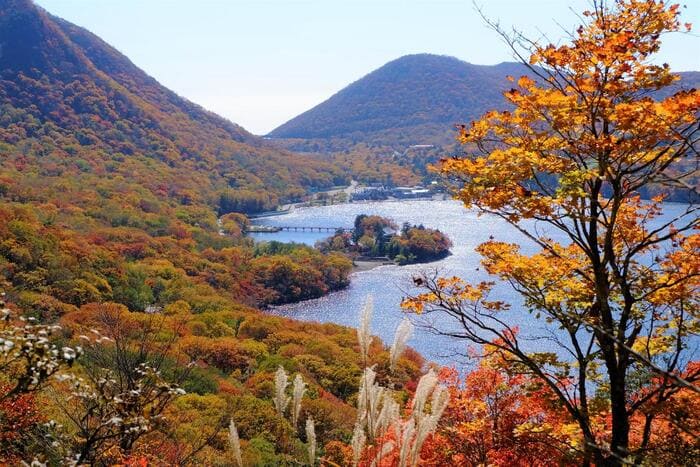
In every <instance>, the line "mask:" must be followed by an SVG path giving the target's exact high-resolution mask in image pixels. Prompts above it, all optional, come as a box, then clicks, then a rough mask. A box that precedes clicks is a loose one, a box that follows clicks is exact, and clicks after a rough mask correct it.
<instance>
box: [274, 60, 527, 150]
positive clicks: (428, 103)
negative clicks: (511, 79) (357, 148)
mask: <svg viewBox="0 0 700 467" xmlns="http://www.w3.org/2000/svg"><path fill="white" fill-rule="evenodd" d="M523 71H524V67H523V66H522V65H520V64H517V63H502V64H500V65H496V66H481V65H472V64H469V63H466V62H463V61H461V60H459V59H457V58H454V57H447V56H441V55H429V54H419V55H407V56H404V57H401V58H398V59H396V60H394V61H391V62H389V63H387V64H386V65H384V66H382V67H381V68H379V69H377V70H375V71H373V72H371V73H370V74H368V75H367V76H365V77H363V78H361V79H359V80H358V81H355V82H354V83H352V84H350V85H349V86H347V87H346V88H344V89H342V90H341V91H339V92H338V93H336V94H335V95H333V96H332V97H330V98H329V99H328V100H326V101H325V102H323V103H321V104H319V105H317V106H316V107H314V108H312V109H310V110H308V111H306V112H304V113H303V114H301V115H299V116H297V117H295V118H293V119H292V120H290V121H288V122H287V123H285V124H283V125H281V126H280V127H278V128H276V129H275V130H273V131H272V132H271V133H270V134H269V135H268V136H269V137H271V138H302V139H314V138H326V139H329V138H349V139H352V140H357V141H359V140H360V139H364V140H365V141H367V142H371V141H372V139H373V138H375V137H380V138H381V137H382V136H385V135H386V134H387V132H393V133H396V134H397V137H399V135H401V134H403V135H405V136H406V137H407V138H408V142H410V143H412V144H419V143H421V142H424V141H425V137H428V138H429V139H432V138H433V137H435V136H436V135H441V137H438V139H441V140H443V141H444V140H446V139H447V138H449V137H450V134H451V131H452V129H453V127H454V125H455V124H457V123H460V122H464V121H465V120H467V119H471V118H475V117H477V116H478V115H480V114H481V113H483V112H485V111H486V110H489V109H491V108H493V107H494V105H496V106H497V105H499V104H500V103H502V102H503V100H502V96H501V92H502V91H503V90H504V89H505V88H506V86H507V85H508V84H509V83H508V82H507V81H506V80H505V79H504V78H505V76H506V75H509V74H510V75H519V74H522V73H523ZM410 135H413V136H410Z"/></svg>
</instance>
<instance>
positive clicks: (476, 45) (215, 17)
mask: <svg viewBox="0 0 700 467" xmlns="http://www.w3.org/2000/svg"><path fill="white" fill-rule="evenodd" d="M36 1H37V3H38V4H39V5H41V6H43V7H44V8H46V9H47V10H48V11H49V12H51V13H53V14H55V15H57V16H60V17H62V18H65V19H67V20H69V21H71V22H73V23H75V24H77V25H79V26H83V27H85V28H87V29H89V30H90V31H92V32H94V33H96V34H97V35H99V36H100V37H102V38H103V39H104V40H105V41H107V42H108V43H110V44H111V45H113V46H115V47H116V48H117V49H119V50H120V51H121V52H123V53H124V54H126V55H127V56H128V57H129V58H130V59H131V60H132V61H133V62H134V63H135V64H136V65H138V66H139V67H141V68H143V69H144V70H145V71H146V72H147V73H149V74H150V75H152V76H154V77H155V78H156V79H158V80H159V81H160V82H161V83H162V84H164V85H165V86H167V87H169V88H171V89H173V90H174V91H176V92H177V93H179V94H181V95H182V96H185V97H187V98H188V99H190V100H192V101H194V102H196V103H198V104H200V105H202V106H204V107H206V108H207V109H209V110H212V111H214V112H216V113H218V114H220V115H222V116H225V117H227V118H229V119H231V120H232V121H234V122H236V123H239V124H241V125H243V126H244V127H245V128H247V129H248V130H250V131H252V132H254V133H257V134H264V133H266V132H268V131H270V130H272V129H273V128H275V127H276V126H278V125H280V124H282V123H284V122H285V121H287V120H288V119H289V118H291V117H294V116H295V115H297V114H299V113H301V112H303V111H305V110H307V109H309V108H311V107H312V106H314V105H316V104H318V103H320V102H322V101H323V100H325V99H326V98H328V97H329V96H330V95H332V94H333V93H335V92H337V91H338V90H340V89H341V88H343V87H344V86H346V85H347V84H349V83H351V82H353V81H355V80H356V79H358V78H360V77H362V76H364V75H365V74H367V73H369V72H370V71H372V70H374V69H375V68H378V67H380V66H381V65H383V64H384V63H386V62H388V61H390V60H393V59H395V58H398V57H400V56H402V55H405V54H409V53H422V52H428V53H436V54H445V55H453V56H455V57H458V58H460V59H462V60H465V61H468V62H471V63H476V64H495V63H500V62H502V61H507V60H511V56H510V54H509V52H508V50H507V48H506V47H505V46H504V45H503V43H502V42H500V40H499V39H498V37H497V36H496V35H495V33H493V31H490V30H489V29H487V28H486V27H485V26H484V24H483V22H482V20H481V19H480V18H479V17H478V15H477V13H476V12H475V10H474V8H473V6H472V2H471V0H404V1H400V0H352V1H351V0H346V1H340V0H196V1H192V0H36ZM479 3H480V4H482V5H484V6H483V9H484V11H485V13H486V14H487V15H488V16H489V17H491V18H495V19H499V20H500V22H501V25H503V26H505V27H510V26H518V27H519V28H520V29H522V30H524V31H526V32H527V33H529V35H530V36H531V37H537V36H538V35H540V34H541V33H546V34H547V35H548V36H549V37H551V38H552V39H554V40H558V39H559V38H560V37H562V35H563V34H562V30H561V28H560V26H559V25H557V23H559V24H560V25H563V26H566V27H567V29H571V26H575V25H577V24H578V21H577V19H576V17H575V15H574V13H573V12H572V11H571V9H573V10H575V11H577V12H579V11H582V10H583V9H585V8H586V7H587V6H588V4H589V0H488V1H486V0H480V1H479ZM685 3H686V4H687V8H686V9H685V10H684V16H683V21H689V22H692V23H694V24H695V25H696V26H697V27H698V29H697V30H696V31H695V32H694V34H692V35H688V34H674V35H671V36H669V37H667V38H666V42H665V43H666V45H665V47H664V49H663V51H662V54H661V57H660V60H662V61H666V62H668V63H670V64H671V66H672V68H673V69H674V70H676V71H681V70H700V35H698V34H697V33H698V32H700V0H685Z"/></svg>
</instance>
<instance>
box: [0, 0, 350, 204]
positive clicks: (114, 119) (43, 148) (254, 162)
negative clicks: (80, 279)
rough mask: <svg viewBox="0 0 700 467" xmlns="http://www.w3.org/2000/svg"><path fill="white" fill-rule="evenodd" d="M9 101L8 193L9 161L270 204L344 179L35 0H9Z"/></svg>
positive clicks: (47, 173)
mask: <svg viewBox="0 0 700 467" xmlns="http://www.w3.org/2000/svg"><path fill="white" fill-rule="evenodd" d="M0 107H1V108H2V116H1V117H0V142H1V143H2V146H0V152H1V153H2V157H3V161H4V162H3V166H4V169H3V172H4V173H2V175H4V176H5V177H8V178H11V179H14V180H13V182H14V183H13V182H6V183H5V185H7V186H6V188H5V190H6V191H8V190H9V191H12V192H14V191H17V190H20V191H21V189H20V188H19V187H17V186H16V185H17V184H20V185H21V179H22V177H19V182H18V174H17V173H14V172H12V170H11V169H10V167H12V166H14V168H15V170H20V171H21V169H18V167H17V164H18V163H19V162H20V161H23V162H22V164H24V165H25V166H26V165H27V164H28V162H31V164H29V165H30V166H31V170H32V171H33V172H35V173H36V174H37V175H41V176H44V177H49V178H47V179H46V181H50V177H61V176H64V177H65V176H68V175H71V176H75V177H76V178H77V179H86V178H87V179H89V178H90V176H95V175H98V174H105V173H108V174H110V176H111V178H115V177H119V176H121V177H125V178H126V179H129V180H135V181H139V182H141V186H142V187H145V188H147V189H148V190H150V191H151V192H153V193H157V194H158V196H162V195H163V194H165V195H166V196H167V197H168V198H172V199H174V200H175V201H176V202H181V201H183V200H186V201H187V202H191V201H192V198H196V199H198V200H200V201H202V202H205V203H208V204H209V205H216V204H218V198H219V195H220V192H222V191H225V190H233V191H237V192H238V193H242V194H245V196H249V197H260V198H262V199H264V200H265V202H264V203H262V204H265V205H266V207H269V206H272V205H274V204H276V202H277V200H279V199H291V198H294V197H298V196H300V195H301V194H303V193H304V192H305V191H307V190H308V189H312V188H320V187H325V186H331V185H334V184H337V183H338V182H339V181H342V179H343V176H342V174H340V172H339V170H338V169H335V168H333V167H332V166H331V165H329V164H325V163H320V162H319V161H316V160H312V159H308V158H305V157H300V156H298V155H295V154H292V153H289V152H287V151H284V150H280V149H277V148H273V147H272V146H270V145H269V144H267V143H265V142H264V141H263V140H262V139H261V138H258V137H256V136H253V135H252V134H250V133H248V132H247V131H246V130H244V129H243V128H241V127H240V126H238V125H236V124H234V123H231V122H229V121H227V120H225V119H223V118H221V117H219V116H217V115H215V114H213V113H211V112H208V111H206V110H204V109H203V108H201V107H199V106H198V105H196V104H193V103H192V102H189V101H187V100H186V99H184V98H182V97H180V96H178V95H177V94H175V93H174V92H172V91H170V90H168V89H166V88H165V87H163V86H162V85H160V84H159V83H158V82H157V81H156V80H155V79H153V78H152V77H150V76H148V75H147V74H146V73H145V72H143V71H142V70H140V69H139V68H137V67H136V66H135V65H134V64H133V63H131V61H129V59H128V58H127V57H125V56H124V55H122V54H121V53H119V52H118V51H117V50H115V49H114V48H113V47H111V46H109V45H108V44H106V43H105V42H104V41H102V40H101V39H100V38H98V37H96V36H95V35H93V34H91V33H90V32H88V31H87V30H85V29H83V28H80V27H78V26H75V25H73V24H71V23H69V22H67V21H64V20H62V19H60V18H56V17H54V16H52V15H50V14H49V13H47V12H46V11H44V10H43V9H41V8H40V7H38V6H36V5H34V4H33V3H32V2H31V1H30V0H1V1H0ZM8 164H9V167H8ZM22 164H20V165H22ZM8 170H9V171H10V172H9V173H8ZM13 186H14V188H12V187H13ZM163 192H165V193H163ZM251 193H254V194H255V195H252V194H251Z"/></svg>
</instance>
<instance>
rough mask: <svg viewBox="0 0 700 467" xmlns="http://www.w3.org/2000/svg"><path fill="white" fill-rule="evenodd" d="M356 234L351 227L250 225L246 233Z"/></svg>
mask: <svg viewBox="0 0 700 467" xmlns="http://www.w3.org/2000/svg"><path fill="white" fill-rule="evenodd" d="M281 231H287V232H331V233H333V232H338V231H342V232H354V231H355V229H353V228H350V227H331V226H318V225H313V226H309V225H250V226H248V228H247V229H246V232H254V233H275V232H281Z"/></svg>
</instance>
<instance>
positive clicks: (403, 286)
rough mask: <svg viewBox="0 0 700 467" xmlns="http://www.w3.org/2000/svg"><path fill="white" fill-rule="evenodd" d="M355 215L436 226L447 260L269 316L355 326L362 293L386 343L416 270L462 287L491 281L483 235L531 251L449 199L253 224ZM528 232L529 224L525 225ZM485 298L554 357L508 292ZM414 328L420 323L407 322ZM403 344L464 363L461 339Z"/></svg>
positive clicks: (504, 228) (676, 207) (311, 238)
mask: <svg viewBox="0 0 700 467" xmlns="http://www.w3.org/2000/svg"><path fill="white" fill-rule="evenodd" d="M683 207H684V206H683V205H681V204H668V205H667V206H666V212H667V213H668V214H673V213H677V212H680V210H681V209H683ZM358 214H377V215H380V216H384V217H388V218H391V219H393V220H394V221H395V222H396V223H397V224H398V225H401V224H402V223H403V222H409V223H411V224H423V225H425V226H426V227H430V228H437V229H440V230H441V231H442V232H444V233H446V234H447V235H448V236H449V237H450V239H451V240H452V242H453V244H454V246H453V247H452V250H451V251H452V255H451V256H449V257H447V258H445V259H443V260H440V261H436V262H434V263H429V264H415V265H409V266H393V265H391V266H380V267H377V268H375V269H372V270H370V271H363V272H358V273H354V274H353V275H352V278H351V279H352V280H351V285H350V286H349V287H348V288H347V289H345V290H342V291H339V292H335V293H331V294H329V295H327V296H325V297H322V298H319V299H315V300H309V301H305V302H301V303H296V304H291V305H284V306H280V307H276V308H274V309H272V310H271V313H275V314H279V315H282V316H288V317H291V318H294V319H299V320H305V321H319V322H333V323H338V324H343V325H347V326H352V327H357V323H358V322H359V314H360V310H361V308H362V305H363V304H364V302H365V300H366V298H367V296H368V295H372V296H373V300H374V315H373V318H372V333H373V334H374V335H376V336H379V337H380V338H381V339H382V340H383V341H384V342H385V343H387V344H391V342H392V341H393V338H394V331H395V329H396V326H397V325H398V324H399V323H400V322H401V320H402V319H403V318H404V316H405V314H404V313H403V312H402V311H401V308H400V307H399V304H400V303H401V300H402V298H403V297H405V296H407V295H409V294H413V293H415V292H416V290H417V289H415V287H413V283H412V280H411V278H412V276H413V275H414V274H416V273H418V272H420V271H425V270H435V269H437V270H438V271H439V272H440V274H441V275H443V276H447V275H449V276H452V275H456V276H459V277H462V278H464V279H467V280H469V281H470V282H478V281H481V280H489V279H490V280H493V278H492V277H490V276H488V274H486V273H485V272H484V271H483V268H480V269H477V268H479V261H480V256H479V254H478V253H476V252H475V251H474V249H475V248H476V247H477V246H478V245H479V244H480V243H482V242H484V241H487V240H488V239H489V237H490V236H493V237H494V238H495V239H496V240H499V241H506V242H514V243H519V244H521V245H522V248H523V251H524V252H534V251H537V248H535V246H534V245H532V243H531V242H530V241H529V240H527V239H526V238H525V237H524V236H523V235H522V234H521V233H519V232H518V231H517V230H515V229H514V228H513V227H511V226H510V225H508V224H507V223H506V222H505V221H503V220H501V219H499V218H497V217H495V216H488V215H483V216H481V217H479V216H478V215H477V213H476V212H475V211H468V210H467V209H465V208H464V207H463V206H462V204H461V203H459V202H457V201H399V202H396V201H381V202H368V203H351V204H341V205H334V206H324V207H313V208H297V209H295V210H293V211H292V212H290V213H289V214H285V215H283V216H275V217H267V218H263V219H257V220H255V223H256V224H258V225H269V226H307V227H308V226H315V227H320V226H333V227H352V226H353V221H354V219H355V216H357V215H358ZM530 226H531V227H532V226H534V223H533V224H531V225H530ZM537 227H538V229H540V232H543V233H544V232H546V230H545V229H544V228H543V227H544V226H542V225H541V224H540V225H537ZM252 236H253V237H254V238H255V239H256V241H265V240H277V241H283V242H291V241H294V242H299V243H306V244H309V245H313V244H314V243H315V242H316V241H318V240H320V239H323V238H326V237H328V236H330V234H328V233H323V232H313V233H312V232H294V231H291V232H288V231H282V232H277V233H258V234H253V235H252ZM549 236H550V237H552V238H554V239H557V237H559V238H560V239H561V237H560V236H559V235H558V233H557V232H550V235H549ZM490 299H493V300H496V299H498V300H504V301H507V302H509V303H511V304H512V305H513V309H512V310H511V311H508V312H507V314H506V315H505V316H507V317H508V322H509V324H513V325H517V326H518V327H519V328H520V330H521V333H522V335H528V336H539V338H538V339H537V340H535V341H532V343H531V345H532V346H533V348H534V347H536V348H537V349H538V350H547V349H549V350H551V351H558V348H556V347H555V346H553V345H552V344H551V342H550V341H549V340H547V337H546V336H548V335H549V334H548V333H547V332H546V331H545V326H544V322H543V321H540V320H537V319H535V318H534V317H533V316H531V315H530V314H529V313H528V312H527V311H526V310H523V309H522V306H520V304H521V301H520V299H519V296H518V295H517V294H515V293H514V292H513V291H512V289H510V287H509V286H507V285H505V284H499V285H497V286H496V288H495V289H494V291H493V292H492V294H491V296H490ZM410 317H411V319H412V320H413V321H414V322H416V323H417V324H419V323H420V321H421V320H424V319H426V318H425V317H415V316H410ZM430 319H431V324H433V325H435V326H437V327H440V328H441V329H447V330H449V329H455V326H457V325H456V323H454V322H453V321H452V320H451V319H450V318H448V317H446V316H441V315H437V314H433V315H431V316H430ZM409 345H411V346H412V347H413V348H415V349H416V350H418V351H419V352H420V353H421V354H422V355H423V356H425V357H426V358H427V359H429V360H433V361H435V362H437V363H440V364H443V365H449V366H456V367H457V368H463V367H464V366H465V365H468V364H469V362H468V359H467V358H466V357H465V356H464V355H465V354H466V352H467V346H468V343H467V342H466V341H456V340H455V339H452V338H448V337H444V336H439V335H434V334H432V333H430V332H429V331H428V330H426V329H421V328H420V327H417V328H416V329H415V331H414V333H413V336H412V337H411V340H410V341H409Z"/></svg>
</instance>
